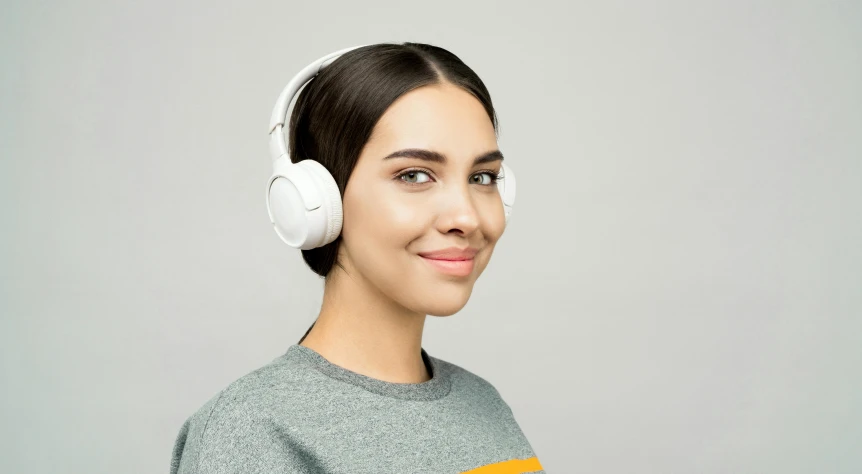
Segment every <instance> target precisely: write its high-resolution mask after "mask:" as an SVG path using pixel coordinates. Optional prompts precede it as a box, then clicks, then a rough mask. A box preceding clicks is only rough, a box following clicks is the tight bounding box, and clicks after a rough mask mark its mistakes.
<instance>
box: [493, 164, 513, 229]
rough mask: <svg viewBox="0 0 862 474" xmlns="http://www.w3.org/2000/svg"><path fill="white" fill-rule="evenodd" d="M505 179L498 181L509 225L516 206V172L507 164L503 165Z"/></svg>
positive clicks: (498, 188)
mask: <svg viewBox="0 0 862 474" xmlns="http://www.w3.org/2000/svg"><path fill="white" fill-rule="evenodd" d="M502 165H503V168H502V173H500V174H501V175H502V177H503V179H501V180H498V181H497V190H498V191H500V197H501V198H502V200H503V212H504V213H505V214H506V223H507V224H508V223H509V214H511V213H512V207H514V205H515V172H514V171H512V168H510V167H509V166H508V165H506V164H505V163H502Z"/></svg>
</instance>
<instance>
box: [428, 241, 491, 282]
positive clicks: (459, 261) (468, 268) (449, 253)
mask: <svg viewBox="0 0 862 474" xmlns="http://www.w3.org/2000/svg"><path fill="white" fill-rule="evenodd" d="M478 252H479V249H476V248H472V247H467V248H463V249H459V248H457V247H449V248H446V249H441V250H434V251H430V252H419V256H420V257H422V260H423V261H425V262H426V263H428V264H429V265H430V266H431V268H433V269H435V270H437V271H439V272H440V273H444V274H446V275H452V276H458V277H465V276H468V275H470V274H471V273H473V264H474V262H473V257H475V256H476V254H477V253H478Z"/></svg>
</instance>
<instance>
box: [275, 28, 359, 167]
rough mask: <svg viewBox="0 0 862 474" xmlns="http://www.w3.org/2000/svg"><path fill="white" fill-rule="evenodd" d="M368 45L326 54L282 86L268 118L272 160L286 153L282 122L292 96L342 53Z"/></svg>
mask: <svg viewBox="0 0 862 474" xmlns="http://www.w3.org/2000/svg"><path fill="white" fill-rule="evenodd" d="M363 46H368V45H364V44H363V45H359V46H353V47H350V48H344V49H342V50H339V51H336V52H334V53H330V54H327V55H326V56H323V57H322V58H320V59H318V60H316V61H314V62H313V63H311V64H309V65H308V66H305V67H304V68H303V69H302V70H301V71H299V73H298V74H297V75H296V76H293V79H291V80H290V82H288V83H287V85H286V86H284V89H283V90H282V91H281V94H280V95H279V96H278V100H276V102H275V107H274V108H273V109H272V117H271V118H270V120H269V135H270V139H269V152H270V155H271V156H272V161H273V162H275V161H276V160H277V159H278V158H279V157H281V156H282V155H286V154H287V147H286V145H285V142H284V123H285V122H286V121H287V109H288V107H290V103H291V101H293V96H295V95H296V93H297V92H299V89H301V88H302V86H304V85H305V83H306V82H308V81H310V80H311V79H312V78H313V77H314V76H316V75H317V74H318V73H319V72H320V71H321V70H322V69H323V68H325V67H326V66H329V65H330V64H331V63H332V62H333V61H335V60H336V59H338V57H339V56H341V55H342V54H344V53H346V52H348V51H352V50H354V49H357V48H361V47H363Z"/></svg>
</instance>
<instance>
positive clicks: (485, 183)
mask: <svg viewBox="0 0 862 474" xmlns="http://www.w3.org/2000/svg"><path fill="white" fill-rule="evenodd" d="M482 175H485V176H487V177H488V178H487V179H486V180H481V179H480V181H479V182H478V183H477V184H481V185H483V186H490V185H492V184H495V183H496V182H497V180H499V179H502V178H501V177H500V174H499V173H495V172H493V171H483V172H481V173H476V174H474V175H473V176H472V177H471V180H473V181H474V182H475V179H474V178H475V177H476V176H482Z"/></svg>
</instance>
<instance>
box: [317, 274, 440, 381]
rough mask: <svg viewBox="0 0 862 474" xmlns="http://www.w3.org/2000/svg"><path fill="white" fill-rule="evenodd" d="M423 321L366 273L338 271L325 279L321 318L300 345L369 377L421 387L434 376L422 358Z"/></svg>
mask: <svg viewBox="0 0 862 474" xmlns="http://www.w3.org/2000/svg"><path fill="white" fill-rule="evenodd" d="M351 273H358V272H351ZM425 318H426V315H425V314H420V313H416V312H414V311H411V310H409V309H407V308H405V307H403V306H401V305H400V304H398V303H396V302H395V301H393V300H392V299H391V298H389V297H387V296H386V295H385V294H383V293H381V292H380V291H379V290H378V289H377V288H376V287H374V286H373V285H371V283H370V282H369V281H367V280H366V279H365V278H363V277H362V275H358V274H357V275H353V274H352V275H350V276H348V275H346V274H344V272H343V271H341V270H340V269H336V270H334V271H333V272H332V273H331V274H330V276H329V277H327V279H326V283H325V286H324V292H323V305H322V307H321V310H320V315H319V316H318V318H317V321H316V322H315V323H314V327H313V328H311V331H310V332H309V333H308V335H307V336H306V337H305V339H304V340H303V341H302V342H301V343H300V345H302V346H305V347H308V348H310V349H312V350H314V351H316V352H317V353H319V354H320V355H321V356H323V357H324V358H325V359H327V360H328V361H330V362H332V363H333V364H335V365H338V366H341V367H343V368H345V369H347V370H350V371H353V372H356V373H359V374H362V375H365V376H367V377H371V378H375V379H378V380H383V381H385V382H392V383H422V382H426V381H428V380H430V378H431V377H430V374H429V373H428V370H427V369H426V367H425V362H424V361H423V360H422V354H421V349H422V331H423V329H424V327H425Z"/></svg>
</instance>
